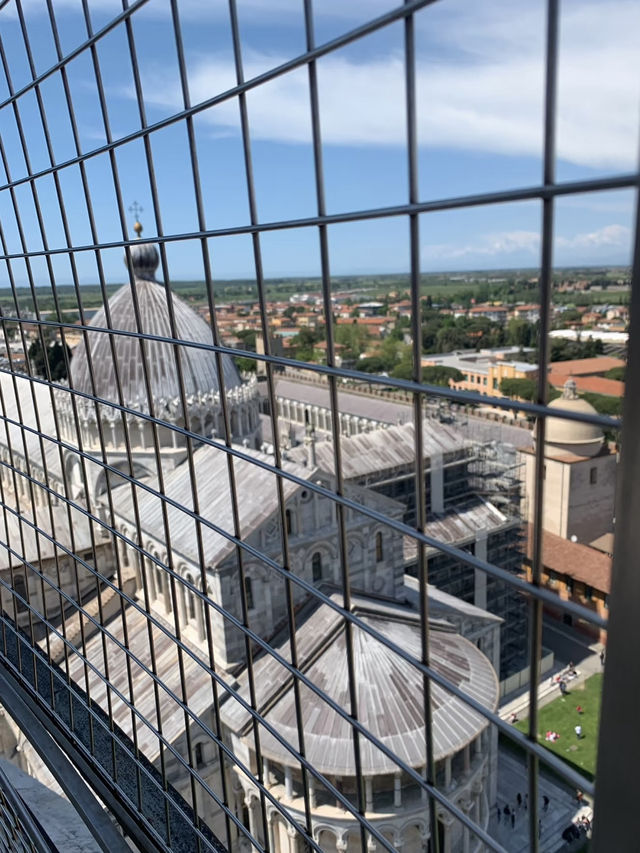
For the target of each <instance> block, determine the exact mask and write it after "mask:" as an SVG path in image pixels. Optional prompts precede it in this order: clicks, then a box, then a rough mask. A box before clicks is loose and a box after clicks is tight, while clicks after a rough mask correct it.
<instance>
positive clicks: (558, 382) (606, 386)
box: [549, 362, 624, 397]
mask: <svg viewBox="0 0 640 853" xmlns="http://www.w3.org/2000/svg"><path fill="white" fill-rule="evenodd" d="M560 364H562V362H561V363H560ZM569 376H571V374H570V373H564V372H562V370H561V369H560V367H558V370H557V371H555V370H554V371H552V372H551V373H549V384H550V385H553V387H554V388H560V387H562V386H563V385H564V383H565V382H566V381H567V379H568V378H569ZM573 379H574V381H575V383H576V388H577V389H578V391H580V392H582V393H585V392H587V393H592V394H604V395H605V396H607V397H623V396H624V382H620V381H619V380H618V379H607V378H605V377H604V376H580V375H578V376H573Z"/></svg>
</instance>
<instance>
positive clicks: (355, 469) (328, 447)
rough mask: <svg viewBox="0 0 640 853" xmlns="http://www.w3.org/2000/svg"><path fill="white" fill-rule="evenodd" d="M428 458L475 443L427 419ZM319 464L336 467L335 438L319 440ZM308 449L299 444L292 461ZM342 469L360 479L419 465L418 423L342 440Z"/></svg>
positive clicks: (290, 453)
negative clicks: (417, 459) (416, 437)
mask: <svg viewBox="0 0 640 853" xmlns="http://www.w3.org/2000/svg"><path fill="white" fill-rule="evenodd" d="M423 426H424V428H423V448H424V458H425V459H430V458H431V457H432V456H434V455H435V454H443V455H444V456H445V457H446V456H450V455H451V454H457V453H459V452H461V451H465V450H467V449H468V448H470V447H472V445H473V443H472V442H471V441H469V440H468V439H466V438H465V437H464V436H463V435H462V434H461V433H460V432H458V430H456V429H454V428H453V427H450V426H447V425H446V424H441V423H436V422H434V421H433V420H425V421H424V422H423ZM315 453H316V460H317V464H318V466H319V467H320V468H322V469H323V470H324V471H327V472H333V471H334V470H335V455H334V447H333V441H316V443H315ZM306 454H307V449H306V447H304V446H298V447H295V448H293V449H292V450H289V451H287V457H288V458H289V459H291V460H292V461H298V462H301V461H302V460H303V459H305V458H306ZM340 455H341V461H342V473H343V476H344V478H345V480H357V479H360V478H367V477H369V476H371V475H376V476H377V478H378V479H384V478H385V476H388V474H389V473H390V472H393V471H398V470H399V469H400V470H403V469H406V468H407V467H409V468H410V469H411V470H412V471H413V470H414V467H415V461H416V449H415V427H414V424H412V423H407V424H402V425H401V426H392V427H389V428H388V429H377V430H372V431H371V432H363V433H360V434H359V435H353V436H351V437H349V438H347V437H343V438H342V439H341V440H340Z"/></svg>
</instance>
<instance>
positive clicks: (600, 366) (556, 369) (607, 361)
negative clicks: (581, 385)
mask: <svg viewBox="0 0 640 853" xmlns="http://www.w3.org/2000/svg"><path fill="white" fill-rule="evenodd" d="M624 366H625V362H624V361H623V360H622V359H621V358H613V356H610V355H599V356H596V357H595V358H576V359H573V360H572V361H552V362H551V364H550V365H549V368H550V371H551V373H564V374H565V375H566V376H568V375H571V376H574V377H575V376H593V375H595V374H597V373H606V371H607V370H611V369H612V368H614V367H624Z"/></svg>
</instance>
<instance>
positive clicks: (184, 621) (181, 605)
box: [176, 584, 191, 628]
mask: <svg viewBox="0 0 640 853" xmlns="http://www.w3.org/2000/svg"><path fill="white" fill-rule="evenodd" d="M176 592H178V590H177V589H176ZM189 595H191V590H189V589H188V588H187V587H186V586H183V585H182V584H180V591H179V593H178V619H179V620H180V624H181V625H182V627H183V628H184V627H185V626H186V625H188V624H189V617H188V613H189V602H188V601H187V600H186V599H187V596H189Z"/></svg>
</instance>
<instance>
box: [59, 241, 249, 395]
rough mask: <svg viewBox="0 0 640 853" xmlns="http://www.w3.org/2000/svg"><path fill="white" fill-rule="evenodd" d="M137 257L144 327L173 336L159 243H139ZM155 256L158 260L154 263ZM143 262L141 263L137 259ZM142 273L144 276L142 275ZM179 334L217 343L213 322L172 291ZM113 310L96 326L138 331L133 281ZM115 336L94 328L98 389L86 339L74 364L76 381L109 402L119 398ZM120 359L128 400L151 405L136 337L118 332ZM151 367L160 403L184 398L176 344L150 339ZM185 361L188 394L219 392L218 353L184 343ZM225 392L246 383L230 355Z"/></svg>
mask: <svg viewBox="0 0 640 853" xmlns="http://www.w3.org/2000/svg"><path fill="white" fill-rule="evenodd" d="M134 248H135V249H136V250H137V251H136V253H135V257H134V252H133V251H132V261H133V262H134V269H135V272H136V280H135V293H136V298H137V304H138V307H139V311H140V325H141V330H142V332H143V333H144V334H146V335H156V336H160V337H172V334H171V324H170V321H169V310H168V307H167V297H166V292H165V289H164V287H163V286H162V285H160V284H158V283H156V282H155V281H153V280H151V278H152V275H153V271H154V269H155V265H157V252H156V250H155V248H154V247H153V246H149V247H145V246H144V245H141V246H140V247H138V246H135V247H134ZM154 260H155V264H154ZM136 261H139V263H136ZM139 273H141V275H140V276H139V275H138V274H139ZM171 298H172V304H173V313H174V317H175V325H176V337H177V338H178V339H179V340H181V341H189V342H193V343H201V344H207V345H211V344H212V343H213V338H212V334H211V329H210V328H209V326H208V325H207V323H206V322H205V321H204V320H203V319H202V318H201V317H199V316H198V315H197V314H196V313H195V312H194V311H193V310H192V309H191V308H189V307H188V306H187V305H186V304H185V303H184V302H183V301H182V300H181V299H179V298H178V297H177V296H174V295H172V297H171ZM108 314H109V318H110V323H108V322H107V312H106V311H105V309H104V308H103V309H101V310H100V311H99V312H98V313H97V314H96V315H95V317H94V318H93V320H92V321H91V325H92V326H101V327H104V328H105V329H107V328H108V327H111V328H113V329H117V330H120V331H125V332H137V331H138V326H137V324H136V311H135V307H134V300H133V294H132V290H131V286H130V285H128V284H127V285H124V287H122V288H120V290H118V291H117V293H116V294H115V295H114V296H112V297H111V299H110V300H109V305H108ZM109 338H110V336H109V334H108V333H107V332H106V331H105V332H88V339H89V351H90V356H91V364H92V367H93V375H94V379H95V390H94V388H93V385H92V382H91V375H90V371H89V364H88V359H87V354H86V350H85V344H84V341H83V342H81V343H80V344H79V345H78V347H77V348H76V350H75V352H74V354H73V359H72V362H71V384H72V386H73V388H75V389H76V390H78V391H82V392H84V393H86V394H96V395H97V396H98V397H101V398H103V399H106V400H110V401H113V402H119V398H118V387H117V381H116V371H115V369H114V360H113V352H112V346H111V341H110V339H109ZM113 343H114V349H115V358H116V361H117V365H118V372H119V376H120V381H121V383H122V395H123V402H124V404H125V405H126V406H130V407H132V408H136V409H143V410H144V409H147V408H148V402H147V386H146V382H145V373H144V364H143V360H142V355H141V347H140V343H139V340H138V339H137V338H136V337H130V336H127V335H113ZM144 347H145V351H146V362H147V366H148V374H149V385H150V389H149V390H150V393H151V395H152V398H153V399H154V401H157V400H171V399H175V398H177V397H179V396H180V382H179V375H178V371H177V368H176V356H175V352H174V345H173V344H170V343H166V342H162V341H155V340H146V341H145V343H144ZM179 352H180V364H181V368H182V378H183V382H184V389H185V393H186V394H187V396H188V397H190V396H193V395H196V396H197V395H203V394H210V393H214V394H215V393H217V392H218V391H219V390H220V384H219V380H218V370H217V365H216V357H215V353H214V352H212V351H211V350H203V349H200V348H198V347H191V346H181V347H180V348H179ZM222 365H223V374H224V385H225V390H227V391H228V390H230V389H232V388H235V387H237V386H239V385H241V384H242V381H241V379H240V375H239V373H238V371H237V369H236V367H235V365H234V363H233V361H232V360H231V358H230V357H229V356H227V355H223V356H222Z"/></svg>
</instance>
